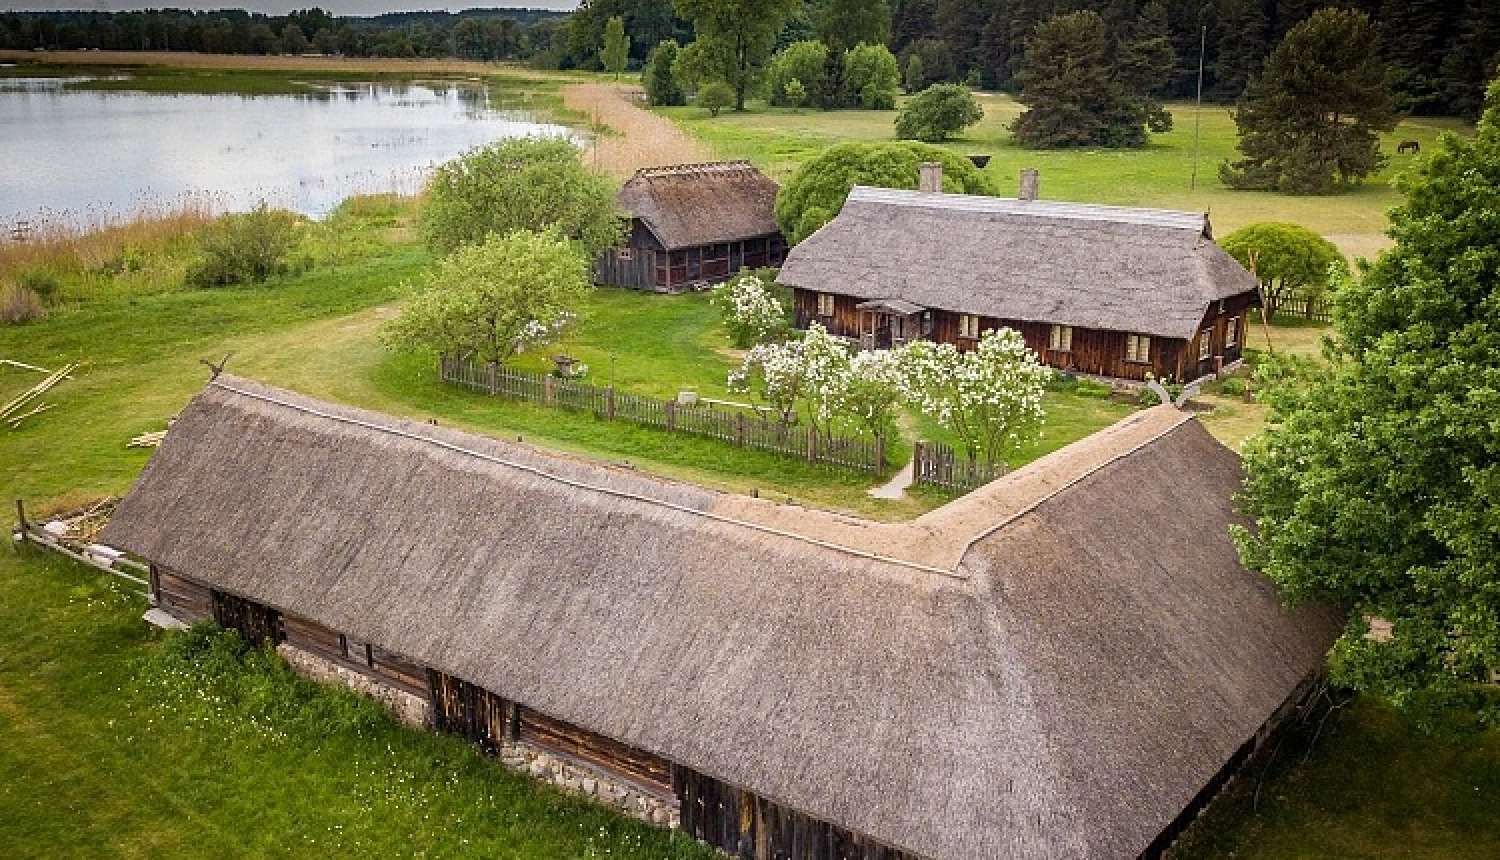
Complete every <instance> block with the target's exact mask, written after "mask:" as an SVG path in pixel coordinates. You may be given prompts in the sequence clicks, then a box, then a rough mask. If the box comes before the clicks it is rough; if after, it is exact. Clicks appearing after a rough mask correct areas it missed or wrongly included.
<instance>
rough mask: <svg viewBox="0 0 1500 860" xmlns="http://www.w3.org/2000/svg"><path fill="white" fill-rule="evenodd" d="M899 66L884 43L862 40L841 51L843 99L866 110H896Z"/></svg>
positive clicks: (899, 79) (899, 82)
mask: <svg viewBox="0 0 1500 860" xmlns="http://www.w3.org/2000/svg"><path fill="white" fill-rule="evenodd" d="M900 86H901V66H900V65H899V64H898V63H897V62H896V55H895V54H892V53H891V52H890V50H889V49H887V48H886V46H884V45H866V44H861V45H858V46H856V47H854V48H852V49H850V51H849V53H848V54H845V55H844V88H845V90H846V91H847V93H848V95H847V98H846V101H848V102H850V103H854V104H858V105H859V106H860V107H862V108H864V109H865V110H895V109H896V90H897V89H898V88H900Z"/></svg>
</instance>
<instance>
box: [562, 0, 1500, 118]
mask: <svg viewBox="0 0 1500 860" xmlns="http://www.w3.org/2000/svg"><path fill="white" fill-rule="evenodd" d="M1148 2H1149V0H800V3H799V6H800V8H799V9H798V10H797V11H796V12H794V13H793V14H792V15H791V16H790V17H789V18H788V19H787V21H786V22H785V23H784V24H783V26H782V31H781V34H780V36H779V37H778V38H777V40H776V45H775V49H776V50H780V49H781V48H784V47H786V46H787V45H790V44H792V43H794V42H799V41H804V40H808V39H820V40H822V41H823V42H824V43H825V44H827V45H828V46H829V48H830V50H831V51H832V50H835V49H836V50H838V51H840V52H842V51H843V50H846V49H848V48H849V47H852V46H853V45H854V44H857V43H858V42H860V41H873V42H878V41H883V42H885V44H886V45H887V47H889V48H890V49H891V51H892V52H894V53H895V54H896V55H897V56H898V57H899V58H900V60H901V67H902V69H903V71H904V70H905V69H906V68H907V66H908V64H909V63H910V60H911V57H913V56H918V57H920V58H921V59H920V61H919V68H920V70H921V73H922V78H923V79H924V81H925V82H927V83H934V82H944V81H955V82H966V83H969V84H971V85H977V86H982V87H986V88H995V89H1001V90H1006V91H1010V92H1016V91H1019V90H1020V77H1019V76H1020V74H1021V71H1022V68H1023V66H1022V58H1023V57H1024V56H1025V52H1026V44H1027V42H1028V41H1030V40H1031V38H1032V37H1033V36H1034V35H1035V31H1036V28H1037V26H1038V25H1039V24H1041V23H1042V22H1044V21H1047V20H1049V19H1051V18H1054V17H1056V16H1058V15H1063V14H1068V13H1073V12H1079V11H1092V12H1094V13H1096V14H1098V15H1099V17H1100V18H1101V19H1102V20H1103V22H1104V27H1105V34H1106V42H1107V44H1110V45H1114V44H1118V43H1121V42H1124V41H1126V40H1128V39H1129V38H1130V34H1131V31H1132V28H1133V27H1135V26H1136V25H1137V22H1138V21H1139V19H1140V16H1141V13H1142V12H1143V11H1144V10H1145V8H1146V6H1147V5H1148ZM1158 2H1159V3H1160V5H1161V7H1162V9H1163V11H1164V12H1165V24H1166V37H1167V40H1168V42H1169V43H1170V47H1171V49H1172V53H1173V55H1175V57H1176V58H1177V62H1176V66H1175V68H1174V69H1173V70H1172V73H1171V74H1170V75H1169V76H1168V77H1167V79H1166V80H1165V81H1164V82H1163V83H1162V84H1161V86H1160V87H1159V88H1158V89H1157V90H1156V91H1155V92H1154V95H1156V96H1158V97H1163V98H1190V97H1192V96H1193V94H1194V93H1195V91H1196V88H1197V72H1198V58H1199V53H1200V50H1199V48H1200V40H1201V44H1202V48H1203V49H1202V54H1203V61H1204V84H1205V95H1206V97H1208V98H1209V99H1212V100H1215V101H1219V102H1223V103H1226V104H1227V103H1232V102H1234V101H1236V100H1237V99H1238V98H1239V97H1240V95H1241V93H1243V92H1244V89H1245V86H1246V85H1247V84H1248V82H1249V80H1250V79H1251V78H1252V77H1253V76H1256V75H1258V74H1260V70H1261V67H1262V66H1263V65H1264V63H1265V61H1266V59H1267V58H1268V57H1269V56H1270V55H1271V52H1272V51H1273V50H1274V49H1275V48H1276V46H1277V45H1278V44H1280V43H1281V41H1282V40H1283V38H1284V37H1285V36H1286V34H1287V33H1288V32H1290V31H1291V29H1292V28H1293V27H1295V26H1296V25H1297V24H1299V23H1301V22H1303V21H1305V20H1306V19H1307V18H1309V17H1310V16H1311V15H1312V14H1313V13H1314V12H1316V11H1317V10H1319V9H1322V8H1325V7H1330V6H1332V7H1341V8H1347V9H1354V10H1357V11H1361V12H1364V13H1365V14H1367V15H1369V16H1370V19H1371V21H1372V22H1373V23H1374V25H1375V27H1376V29H1377V32H1378V34H1379V36H1378V38H1379V53H1380V57H1379V59H1380V60H1381V61H1382V62H1383V63H1384V64H1385V65H1386V66H1387V67H1388V68H1389V69H1390V70H1391V72H1392V77H1393V81H1392V83H1393V85H1394V91H1395V94H1396V97H1397V104H1398V107H1399V108H1400V109H1401V110H1403V111H1405V112H1411V113H1420V114H1452V115H1461V116H1467V117H1475V116H1477V115H1478V113H1479V109H1480V106H1481V104H1482V102H1483V96H1484V86H1485V83H1486V81H1488V80H1489V79H1490V77H1492V76H1493V74H1494V70H1495V68H1496V65H1497V64H1500V2H1496V0H1158ZM615 15H619V16H622V17H623V18H624V20H625V27H626V30H627V32H628V33H629V35H630V44H631V66H632V67H639V66H641V65H642V64H643V63H644V61H645V59H646V55H647V54H648V53H649V52H650V51H651V50H652V49H653V48H654V47H655V46H656V45H657V44H659V43H660V42H661V41H662V40H663V39H673V40H675V41H676V42H677V43H678V44H679V45H683V46H686V45H687V44H688V43H689V42H691V41H692V37H693V34H692V25H691V24H690V23H689V22H688V21H686V20H684V19H683V18H682V17H679V15H678V10H677V9H676V8H675V6H674V4H673V0H584V3H583V5H582V6H580V7H579V9H578V10H577V11H576V12H575V13H574V14H573V15H572V17H571V18H569V19H568V20H567V21H566V22H565V24H564V25H563V29H564V30H565V31H566V37H565V39H564V40H563V42H564V44H565V45H566V49H565V50H564V51H563V52H562V54H561V55H560V57H559V58H558V59H559V62H560V63H561V64H562V65H565V66H570V67H572V66H577V67H583V68H594V67H597V66H598V62H599V60H598V56H599V49H600V47H602V45H603V34H604V25H605V22H606V21H608V20H609V19H610V18H611V17H613V16H615Z"/></svg>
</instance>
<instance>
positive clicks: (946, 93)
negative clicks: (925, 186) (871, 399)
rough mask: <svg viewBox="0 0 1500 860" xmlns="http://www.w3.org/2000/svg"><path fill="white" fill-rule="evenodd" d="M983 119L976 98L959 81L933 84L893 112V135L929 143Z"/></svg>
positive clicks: (982, 112) (982, 111)
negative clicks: (894, 119) (894, 131)
mask: <svg viewBox="0 0 1500 860" xmlns="http://www.w3.org/2000/svg"><path fill="white" fill-rule="evenodd" d="M981 119H984V109H983V108H981V107H980V106H979V100H978V99H976V98H974V94H973V93H971V92H969V88H968V87H966V86H963V85H962V84H933V85H932V86H930V87H928V88H927V89H925V90H923V91H922V92H920V93H917V94H916V95H914V96H912V97H911V98H910V99H908V100H907V102H906V104H904V105H902V106H901V110H900V111H899V112H897V114H896V137H898V138H901V139H902V140H922V141H927V142H929V143H936V142H938V141H943V140H947V139H948V138H950V137H952V136H953V135H955V134H957V133H958V132H960V131H962V130H964V129H966V128H968V127H969V126H971V125H973V124H974V123H976V122H979V121H980V120H981Z"/></svg>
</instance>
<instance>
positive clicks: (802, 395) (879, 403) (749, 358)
mask: <svg viewBox="0 0 1500 860" xmlns="http://www.w3.org/2000/svg"><path fill="white" fill-rule="evenodd" d="M896 366H897V365H896V362H895V360H894V359H893V358H892V357H891V354H890V353H888V352H879V353H860V354H858V355H851V354H850V347H849V345H848V344H847V343H846V342H845V341H843V340H841V339H840V338H837V337H834V336H833V335H831V334H829V333H828V331H827V329H825V328H823V327H822V326H821V325H818V324H817V323H813V324H812V325H811V326H809V327H808V330H807V333H806V334H805V335H803V337H802V338H801V339H800V340H789V341H784V342H781V343H763V344H760V345H758V346H756V347H754V348H753V349H751V350H750V352H748V353H747V354H746V355H745V358H744V361H743V362H742V363H741V364H740V367H739V369H738V370H735V371H733V372H732V373H730V374H729V388H730V390H732V391H749V392H751V393H752V394H754V395H755V396H757V397H758V398H760V399H761V400H763V401H764V402H765V403H767V404H769V405H771V406H772V407H773V408H775V409H776V410H777V411H778V412H779V413H780V414H781V419H782V421H784V422H787V423H790V422H791V421H792V419H793V418H795V417H796V415H797V412H798V409H799V408H800V409H801V411H802V414H803V416H804V417H805V419H806V420H807V423H808V424H809V425H811V426H812V428H813V429H814V430H815V431H816V432H818V433H821V434H823V435H825V436H829V435H832V433H833V431H834V429H835V427H836V425H838V424H840V423H848V424H850V425H851V426H852V428H853V429H855V430H857V431H859V432H867V433H870V434H871V435H875V436H879V435H886V434H889V433H890V431H891V430H892V429H893V428H894V426H895V404H896V403H897V401H898V393H897V389H896V381H895V376H896Z"/></svg>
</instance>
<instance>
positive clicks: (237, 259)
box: [187, 200, 302, 287]
mask: <svg viewBox="0 0 1500 860" xmlns="http://www.w3.org/2000/svg"><path fill="white" fill-rule="evenodd" d="M301 223H302V222H301V221H300V219H298V218H297V216H296V215H294V214H292V213H291V212H286V211H282V210H278V209H272V208H270V207H269V206H267V205H266V202H265V201H264V200H262V201H261V202H260V203H258V204H256V206H255V208H254V209H252V210H250V211H249V212H244V213H239V214H230V215H222V216H220V217H219V218H218V219H216V220H215V221H214V222H213V223H212V224H210V225H209V226H207V227H205V228H203V230H201V231H199V233H198V237H197V238H198V253H199V256H198V259H197V260H196V261H195V262H194V263H193V264H192V265H191V266H189V268H188V271H187V282H188V283H189V284H192V285H193V286H196V287H224V286H229V285H231V284H258V283H261V282H262V281H266V280H269V279H270V278H271V277H272V276H274V275H280V274H284V273H285V272H287V271H288V269H289V266H288V264H287V257H288V256H289V255H290V254H291V253H292V251H293V249H295V248H296V247H297V243H298V242H299V241H300V240H301V236H300V227H301Z"/></svg>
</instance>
